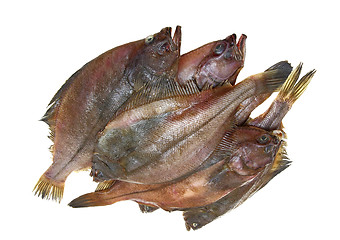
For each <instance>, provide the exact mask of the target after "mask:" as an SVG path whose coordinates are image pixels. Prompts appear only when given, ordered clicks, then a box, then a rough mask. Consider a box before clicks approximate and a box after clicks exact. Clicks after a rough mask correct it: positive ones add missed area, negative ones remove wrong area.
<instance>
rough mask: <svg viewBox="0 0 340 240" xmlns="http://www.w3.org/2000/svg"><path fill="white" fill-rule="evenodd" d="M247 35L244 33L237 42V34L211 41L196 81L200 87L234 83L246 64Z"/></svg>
mask: <svg viewBox="0 0 340 240" xmlns="http://www.w3.org/2000/svg"><path fill="white" fill-rule="evenodd" d="M246 39H247V36H246V35H244V34H242V35H241V37H240V38H239V40H238V42H236V34H232V35H230V36H228V37H226V38H225V39H223V40H220V41H216V42H213V43H211V49H210V54H209V55H207V56H206V57H205V58H204V59H203V60H202V61H201V63H200V65H199V67H198V70H197V73H196V81H197V84H198V86H199V88H203V87H204V86H205V85H208V86H211V87H216V86H218V85H222V84H224V83H225V82H226V81H228V82H229V83H230V84H232V85H234V84H235V81H236V77H237V75H238V74H239V72H240V71H241V69H242V68H243V66H244V60H245V56H246Z"/></svg>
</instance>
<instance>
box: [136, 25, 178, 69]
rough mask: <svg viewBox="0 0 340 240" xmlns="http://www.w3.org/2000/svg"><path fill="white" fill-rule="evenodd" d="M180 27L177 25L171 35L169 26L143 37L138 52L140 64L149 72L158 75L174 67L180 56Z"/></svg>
mask: <svg viewBox="0 0 340 240" xmlns="http://www.w3.org/2000/svg"><path fill="white" fill-rule="evenodd" d="M180 45H181V27H180V26H177V27H176V31H175V33H174V36H173V37H171V27H166V28H163V29H162V30H161V31H160V32H158V33H156V34H153V35H150V36H148V37H146V38H145V40H144V46H143V48H142V51H141V52H140V53H139V54H138V60H139V64H142V65H143V66H144V67H145V68H146V69H147V70H148V71H149V72H150V73H151V74H154V75H159V74H162V73H164V72H167V71H170V70H171V69H172V68H175V69H174V71H176V72H177V66H176V65H177V62H178V58H179V56H180Z"/></svg>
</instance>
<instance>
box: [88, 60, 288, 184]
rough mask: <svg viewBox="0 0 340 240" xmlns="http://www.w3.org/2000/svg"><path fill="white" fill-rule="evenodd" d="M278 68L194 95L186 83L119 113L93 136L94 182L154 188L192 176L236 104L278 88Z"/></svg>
mask: <svg viewBox="0 0 340 240" xmlns="http://www.w3.org/2000/svg"><path fill="white" fill-rule="evenodd" d="M283 65H284V64H283ZM286 65H289V64H288V63H287V62H286ZM278 66H280V67H279V68H278V69H275V70H274V69H273V70H271V71H266V72H263V73H261V74H257V75H253V76H251V77H249V78H247V79H246V80H244V81H242V82H240V83H239V84H237V85H235V86H234V87H231V86H222V87H219V88H214V89H209V90H205V91H203V92H197V91H196V90H194V89H193V88H191V87H190V84H189V85H188V87H187V88H185V89H183V88H180V87H179V86H177V85H176V84H175V85H173V86H170V87H169V88H168V89H173V90H172V91H173V92H171V94H173V95H174V96H173V97H168V96H165V97H164V98H163V99H160V100H158V101H153V102H150V103H147V104H143V105H142V106H140V107H138V108H133V109H128V110H126V111H123V112H122V113H121V114H120V115H118V116H117V117H116V118H114V119H113V121H111V122H110V123H109V124H108V125H107V126H106V128H105V129H104V131H103V132H102V133H101V136H100V137H99V140H98V144H97V147H96V149H95V154H94V158H93V166H92V174H93V176H94V179H95V180H96V181H104V180H123V181H128V182H134V183H143V184H156V183H164V182H170V181H174V180H176V179H178V178H180V177H183V176H185V175H187V174H189V173H192V172H193V171H195V170H196V169H197V168H198V167H199V166H200V165H201V164H202V163H203V162H204V161H205V160H206V159H207V158H208V157H209V156H210V154H211V153H212V152H213V150H214V149H215V148H216V147H217V145H218V144H219V142H220V141H221V139H222V138H223V133H224V132H225V131H228V130H229V129H231V128H232V127H233V126H234V125H235V124H234V118H233V116H234V114H235V111H236V109H237V108H238V106H239V104H240V103H241V102H242V101H244V100H245V99H247V98H249V97H252V96H256V95H259V94H263V93H271V92H273V91H274V90H275V89H277V88H278V87H279V86H281V84H282V83H283V82H284V81H285V79H286V77H287V76H288V75H289V73H290V69H289V70H288V71H287V67H282V65H278ZM176 91H177V92H179V93H174V92H176ZM198 93H199V94H198ZM147 95H149V94H147ZM141 96H142V94H141ZM140 101H142V100H140ZM140 101H139V102H140Z"/></svg>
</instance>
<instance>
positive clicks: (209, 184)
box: [69, 127, 282, 211]
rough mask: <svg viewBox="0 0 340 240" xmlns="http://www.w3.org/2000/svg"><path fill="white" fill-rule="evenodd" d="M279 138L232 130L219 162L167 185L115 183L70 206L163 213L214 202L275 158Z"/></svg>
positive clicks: (226, 136)
mask: <svg viewBox="0 0 340 240" xmlns="http://www.w3.org/2000/svg"><path fill="white" fill-rule="evenodd" d="M281 136H282V134H281V133H280V132H279V131H274V132H268V131H265V130H262V129H260V128H256V127H235V128H234V129H232V130H231V131H228V132H226V133H225V134H224V137H223V140H222V141H221V142H220V144H219V146H218V147H217V148H216V149H215V152H214V154H213V156H214V155H219V156H221V155H222V156H223V161H219V162H218V163H216V164H214V165H211V166H209V167H207V168H204V169H201V170H200V171H197V172H195V173H193V174H192V175H190V176H188V177H187V178H184V179H182V180H179V181H178V182H175V183H168V184H151V185H148V184H135V183H129V182H122V181H117V182H116V183H114V184H113V185H112V186H111V187H110V188H109V189H106V190H103V191H98V192H94V193H89V194H85V195H83V196H80V197H79V198H77V199H75V200H73V201H72V202H70V204H69V205H70V206H72V207H90V206H103V205H109V204H113V203H115V202H118V201H123V200H134V201H136V202H138V203H142V204H146V205H148V206H151V207H153V208H154V207H160V208H162V209H164V210H167V211H173V210H181V209H186V208H193V207H198V206H203V205H207V204H209V203H213V202H216V201H217V200H219V199H221V198H222V197H223V196H225V195H227V194H228V193H230V192H231V191H233V190H234V189H236V188H238V187H240V186H242V185H244V184H245V183H247V182H249V181H252V180H253V179H254V178H256V177H257V176H258V174H259V173H261V172H262V170H263V169H265V168H266V167H267V166H268V165H269V164H271V162H272V160H273V158H274V157H275V155H276V153H277V151H278V149H279V147H280V144H281Z"/></svg>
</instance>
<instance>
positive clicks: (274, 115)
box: [183, 64, 315, 230]
mask: <svg viewBox="0 0 340 240" xmlns="http://www.w3.org/2000/svg"><path fill="white" fill-rule="evenodd" d="M301 68H302V64H300V65H299V66H298V67H296V68H295V69H294V71H293V72H292V73H291V74H290V75H289V77H288V79H287V81H286V82H285V83H284V85H283V86H282V87H281V90H280V92H279V94H278V96H277V97H276V99H275V100H274V101H273V103H272V104H271V106H270V107H269V108H268V110H267V111H266V112H265V113H263V114H261V115H260V116H258V117H257V118H255V119H250V120H249V121H248V123H247V125H248V126H249V125H250V126H256V127H259V128H261V129H264V130H267V131H274V132H275V131H280V132H282V133H283V135H284V137H285V133H284V132H283V130H282V128H283V127H282V120H283V118H284V116H285V115H286V114H287V113H288V111H289V110H290V109H291V107H292V105H293V104H294V103H295V101H296V100H297V99H298V98H299V97H300V96H301V94H302V93H303V92H304V91H305V89H306V88H307V86H308V84H309V82H310V81H311V79H312V77H313V76H314V74H315V70H312V71H310V72H308V73H307V74H306V75H304V76H303V77H302V78H301V79H300V80H299V81H298V82H297V80H298V78H299V76H300V73H301ZM285 147H286V142H285V140H284V139H283V142H282V144H281V146H280V148H279V150H278V152H277V154H276V156H275V159H274V161H273V163H272V164H271V165H270V167H269V168H267V169H265V170H264V171H263V172H262V173H261V174H259V175H258V176H257V177H256V178H254V179H253V180H251V181H249V182H248V183H247V184H244V185H243V186H240V187H238V188H236V189H234V190H233V191H231V192H230V193H229V194H227V195H226V196H225V197H223V198H221V199H220V200H218V201H216V202H215V203H212V204H209V205H206V206H204V207H198V208H192V209H188V210H186V211H184V213H183V215H184V219H185V222H186V227H187V229H188V230H190V229H194V230H196V229H199V228H201V227H203V226H205V225H206V224H208V223H210V222H212V221H213V220H215V219H216V218H217V217H219V216H221V215H223V214H225V213H226V212H228V211H230V210H232V209H234V208H236V207H237V206H239V205H241V204H242V203H243V202H244V201H245V200H247V199H248V198H249V197H251V196H252V195H253V194H254V193H256V192H257V191H258V190H260V189H261V188H262V187H264V186H265V185H266V184H267V183H268V182H269V181H270V180H271V179H273V178H274V177H275V176H276V175H277V174H279V173H280V172H282V171H283V170H285V169H286V168H287V167H289V165H290V163H291V162H290V161H289V160H288V157H287V152H286V150H285Z"/></svg>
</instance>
